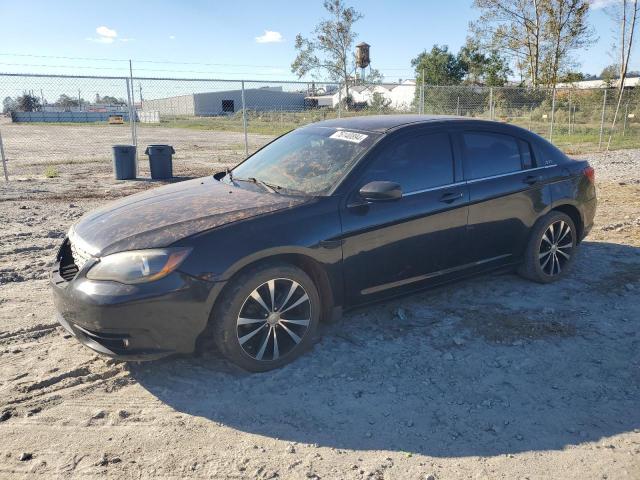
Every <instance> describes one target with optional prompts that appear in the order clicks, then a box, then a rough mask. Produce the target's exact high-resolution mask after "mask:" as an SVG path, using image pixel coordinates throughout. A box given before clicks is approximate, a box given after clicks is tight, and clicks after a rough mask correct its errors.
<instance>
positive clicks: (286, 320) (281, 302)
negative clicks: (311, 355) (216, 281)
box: [212, 262, 321, 372]
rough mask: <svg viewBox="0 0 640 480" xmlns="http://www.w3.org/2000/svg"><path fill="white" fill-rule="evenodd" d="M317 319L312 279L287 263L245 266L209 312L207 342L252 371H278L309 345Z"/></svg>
mask: <svg viewBox="0 0 640 480" xmlns="http://www.w3.org/2000/svg"><path fill="white" fill-rule="evenodd" d="M320 316H321V305H320V295H319V293H318V289H317V287H316V286H315V284H314V283H313V280H311V278H310V277H309V276H308V275H307V274H306V273H305V272H304V271H303V270H301V269H299V268H297V267H295V266H293V265H290V264H287V263H281V262H278V263H270V264H263V265H259V266H257V267H254V268H251V269H249V270H247V271H246V272H243V273H241V274H239V275H238V276H237V277H235V278H233V279H232V280H231V281H230V283H229V285H227V287H226V288H225V290H224V292H223V293H222V297H221V299H220V301H218V302H217V303H216V306H215V307H214V311H213V322H214V323H213V328H212V333H213V335H214V337H213V340H214V342H215V344H216V346H217V347H218V350H219V351H220V352H221V353H222V354H223V355H224V356H225V357H226V358H228V359H229V360H231V361H232V362H233V363H235V364H237V365H238V366H240V367H242V368H244V369H245V370H249V371H252V372H265V371H268V370H272V369H274V368H279V367H281V366H283V365H285V364H287V363H289V362H292V361H293V360H295V359H296V358H298V357H299V356H300V355H301V354H302V353H304V352H305V351H306V350H308V349H309V348H310V346H311V345H312V343H313V338H314V336H315V333H316V330H317V327H318V323H319V321H320Z"/></svg>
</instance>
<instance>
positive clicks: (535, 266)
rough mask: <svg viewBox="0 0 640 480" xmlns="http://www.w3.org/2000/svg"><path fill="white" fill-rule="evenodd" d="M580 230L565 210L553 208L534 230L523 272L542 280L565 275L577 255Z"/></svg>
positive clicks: (532, 277)
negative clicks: (558, 210)
mask: <svg viewBox="0 0 640 480" xmlns="http://www.w3.org/2000/svg"><path fill="white" fill-rule="evenodd" d="M576 232H577V231H576V227H575V224H574V223H573V220H572V219H571V217H569V216H568V215H566V214H565V213H562V212H557V211H552V212H549V213H548V214H547V215H545V216H544V217H542V218H541V219H540V220H538V222H537V223H536V224H535V226H534V227H533V229H532V231H531V237H530V239H529V243H528V244H527V249H526V251H525V254H524V262H523V264H522V266H521V267H520V269H519V273H520V274H521V275H522V276H523V277H525V278H528V279H529V280H533V281H535V282H539V283H549V282H554V281H556V280H558V279H560V278H562V277H563V276H564V275H565V274H566V273H567V271H568V270H569V268H570V267H571V264H572V263H573V260H574V257H575V252H576V246H577V233H576Z"/></svg>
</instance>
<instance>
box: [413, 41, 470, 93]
mask: <svg viewBox="0 0 640 480" xmlns="http://www.w3.org/2000/svg"><path fill="white" fill-rule="evenodd" d="M411 66H412V67H413V68H415V70H416V79H417V81H418V83H422V81H423V76H424V83H425V84H428V85H459V84H460V83H461V82H462V79H463V78H464V76H465V74H466V73H467V71H466V65H465V63H464V62H463V61H461V59H460V57H459V56H456V55H454V54H453V53H451V52H450V51H449V47H448V46H447V45H442V46H440V45H434V46H433V47H432V48H431V51H430V52H427V51H426V50H424V51H423V52H422V53H420V54H419V55H418V56H417V57H416V58H414V59H413V60H411Z"/></svg>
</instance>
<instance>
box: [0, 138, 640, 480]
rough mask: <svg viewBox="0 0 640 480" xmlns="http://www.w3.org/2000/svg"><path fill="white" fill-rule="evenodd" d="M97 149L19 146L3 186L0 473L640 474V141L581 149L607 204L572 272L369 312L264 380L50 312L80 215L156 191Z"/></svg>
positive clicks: (202, 171) (349, 318) (418, 298)
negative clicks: (88, 344)
mask: <svg viewBox="0 0 640 480" xmlns="http://www.w3.org/2000/svg"><path fill="white" fill-rule="evenodd" d="M4 132H5V130H3V133H4ZM195 134H197V135H201V137H198V139H197V140H194V142H193V144H198V145H199V144H200V143H198V142H202V143H203V144H204V142H206V141H208V142H210V143H208V144H207V150H210V149H214V148H216V145H219V146H224V145H228V146H229V145H230V146H233V145H234V144H241V139H240V140H239V139H238V138H236V137H237V135H236V134H215V135H214V134H212V133H211V132H195ZM9 136H10V134H9ZM14 138H15V137H14ZM194 138H195V137H194ZM261 141H266V139H265V138H262V137H253V138H252V142H255V143H256V144H257V143H259V142H261ZM14 144H15V143H14ZM24 148H25V149H27V148H30V147H24ZM38 148H40V147H38ZM221 151H222V153H220V152H218V153H216V154H215V155H209V157H207V156H204V155H203V156H201V157H198V159H197V161H193V162H190V161H188V160H187V157H186V155H183V156H182V157H181V158H178V159H177V162H176V170H177V172H178V173H179V175H181V176H182V177H188V176H195V175H206V174H210V173H212V172H213V171H215V170H216V169H217V168H219V166H220V165H223V164H225V163H228V162H230V161H232V160H233V159H234V158H236V156H237V155H236V153H228V152H226V153H225V152H224V148H221ZM228 151H229V152H235V150H234V148H229V149H228ZM209 153H211V152H210V151H209ZM100 155H102V153H98V154H96V158H95V159H94V160H93V161H91V160H90V159H86V160H87V161H77V162H70V163H66V164H65V165H61V167H60V176H59V177H56V178H50V179H49V178H45V177H44V176H43V175H42V168H41V165H39V163H38V159H37V158H33V157H31V158H20V159H19V160H16V159H15V158H14V160H12V161H11V170H12V181H11V182H9V183H8V184H5V183H0V219H1V220H2V221H1V225H2V230H1V231H0V438H2V443H1V444H0V478H3V479H4V478H68V477H69V478H70V477H85V478H93V477H99V476H100V477H107V478H184V477H190V478H264V479H267V478H287V479H289V478H290V479H299V478H316V479H317V478H331V479H334V478H344V479H369V478H373V479H381V478H385V479H393V478H411V479H414V478H416V479H417V478H420V479H454V478H469V479H485V478H486V479H494V478H505V479H525V478H526V479H539V478H558V479H580V480H582V479H640V333H639V328H638V327H639V325H640V302H639V301H638V300H639V296H640V151H620V152H616V153H614V154H611V155H609V156H605V155H590V156H589V157H588V158H589V160H590V161H591V162H592V164H593V165H594V166H595V168H596V172H597V174H596V175H597V181H598V185H599V188H598V190H599V199H600V203H599V210H598V215H597V220H596V226H595V228H594V230H593V232H592V234H591V235H590V236H589V238H588V239H587V241H585V242H584V244H583V245H582V247H581V251H580V258H579V259H578V261H577V263H576V265H575V267H576V268H575V269H574V270H573V272H572V273H571V274H570V275H569V276H568V277H567V278H566V279H565V280H563V281H561V282H559V283H557V284H554V285H538V284H533V283H529V282H526V281H524V280H522V279H520V278H519V277H517V276H515V275H512V274H505V275H500V276H485V277H480V278H475V279H471V280H467V281H465V282H462V283H458V284H455V285H450V286H447V287H442V288H439V289H436V290H432V291H428V292H425V293H422V294H418V295H413V296H410V297H405V298H402V299H400V300H396V301H393V302H388V303H385V304H381V305H376V306H374V307H370V308H365V309H361V310H358V311H355V312H352V313H349V314H347V315H345V316H344V318H343V320H342V321H341V322H339V323H337V324H334V325H327V326H324V327H323V329H322V330H323V331H322V335H321V337H319V339H318V342H317V344H316V345H315V347H314V349H313V351H312V352H310V353H309V354H307V355H305V356H304V357H303V358H301V359H300V360H298V361H297V362H295V363H294V364H292V365H289V366H287V367H285V368H283V369H281V370H278V371H275V372H270V373H266V374H260V375H250V374H247V373H244V372H240V371H238V370H237V369H235V368H234V367H233V366H231V365H229V364H228V363H226V362H224V361H223V360H222V359H220V358H219V357H218V356H217V355H216V354H215V353H213V352H205V353H204V354H203V355H202V356H200V357H197V358H196V357H180V358H170V359H166V360H162V361H157V362H152V363H142V364H136V363H121V362H115V361H112V360H108V359H105V358H103V357H100V356H97V355H95V354H93V353H92V352H91V351H89V350H88V349H86V348H84V347H82V346H81V345H80V344H79V343H77V342H76V341H75V340H74V339H73V338H69V336H67V335H65V333H64V331H63V330H62V328H61V327H58V326H57V324H56V323H55V322H54V320H53V307H52V302H51V297H50V294H49V289H48V285H47V276H48V270H49V267H50V265H51V262H52V260H53V257H54V254H55V251H56V248H57V247H58V245H59V244H60V242H61V241H62V239H63V237H64V234H65V232H66V231H67V230H68V228H69V226H70V225H71V224H72V223H73V222H75V221H76V220H77V219H78V218H79V217H80V216H81V215H82V214H83V213H85V212H88V211H90V210H91V209H93V208H96V207H98V206H100V205H103V204H104V203H106V202H108V201H110V200H112V199H114V198H118V197H121V196H123V195H128V194H131V193H134V192H136V191H140V190H143V189H146V188H151V187H154V186H157V185H158V184H157V183H155V182H151V181H149V180H139V181H127V182H116V181H114V180H112V179H111V177H110V166H109V163H108V162H107V161H105V160H99V158H102V157H100Z"/></svg>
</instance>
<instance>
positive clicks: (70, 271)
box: [60, 263, 78, 282]
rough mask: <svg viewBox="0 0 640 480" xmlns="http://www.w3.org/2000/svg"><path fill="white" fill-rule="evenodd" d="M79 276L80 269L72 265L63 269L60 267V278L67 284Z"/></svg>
mask: <svg viewBox="0 0 640 480" xmlns="http://www.w3.org/2000/svg"><path fill="white" fill-rule="evenodd" d="M77 274H78V267H77V266H76V265H75V264H74V263H72V264H71V265H67V266H66V267H63V266H62V265H60V276H61V277H62V278H64V279H65V280H66V281H67V282H70V281H71V280H73V278H74V277H75V276H76V275H77Z"/></svg>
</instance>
